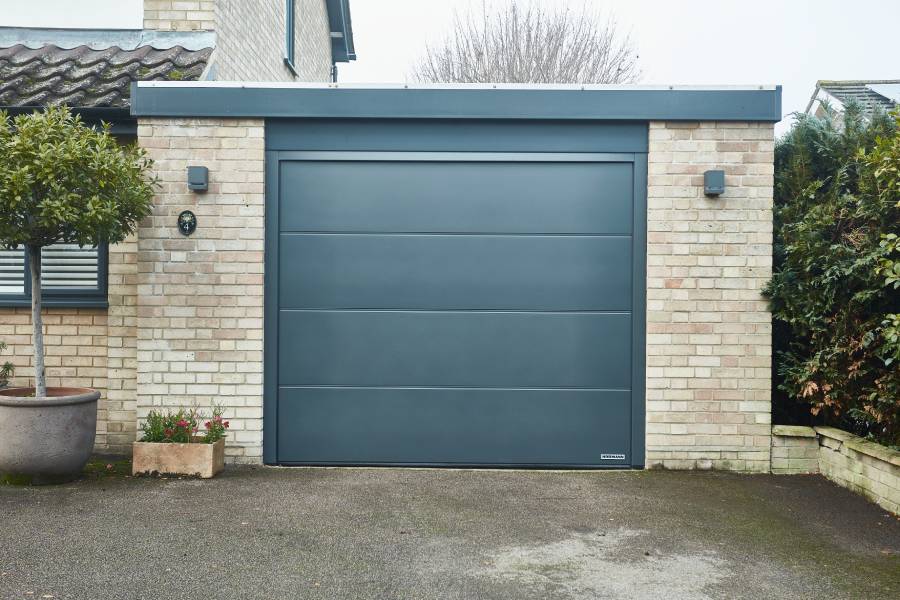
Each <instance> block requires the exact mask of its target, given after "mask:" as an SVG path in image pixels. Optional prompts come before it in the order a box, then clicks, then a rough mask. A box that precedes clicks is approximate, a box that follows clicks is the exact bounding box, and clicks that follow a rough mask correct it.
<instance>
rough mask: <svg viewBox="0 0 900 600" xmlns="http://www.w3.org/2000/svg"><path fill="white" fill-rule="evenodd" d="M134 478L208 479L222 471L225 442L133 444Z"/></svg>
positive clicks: (132, 469)
mask: <svg viewBox="0 0 900 600" xmlns="http://www.w3.org/2000/svg"><path fill="white" fill-rule="evenodd" d="M133 449H134V453H133V456H132V462H131V465H132V466H131V472H132V474H134V475H152V474H159V475H189V476H194V477H201V478H203V479H209V478H210V477H214V476H215V475H216V473H218V472H220V471H221V470H222V469H224V468H225V440H219V441H217V442H213V443H212V444H206V443H203V442H197V443H193V444H161V443H155V442H134V446H133Z"/></svg>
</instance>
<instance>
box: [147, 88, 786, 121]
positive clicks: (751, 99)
mask: <svg viewBox="0 0 900 600" xmlns="http://www.w3.org/2000/svg"><path fill="white" fill-rule="evenodd" d="M133 85H134V87H133V88H132V93H131V114H132V116H135V117H235V118H253V117H257V118H349V119H352V118H390V119H420V118H423V119H434V118H438V119H563V120H568V119H576V120H589V119H596V120H612V121H761V122H777V121H780V120H781V86H768V87H766V86H757V87H728V88H726V87H723V88H687V87H684V88H681V87H637V86H628V87H626V86H595V87H584V88H579V87H561V86H547V87H539V86H534V87H523V86H508V87H499V86H498V87H490V86H485V87H474V86H458V87H447V86H436V87H416V88H412V87H405V86H403V87H356V86H310V85H277V84H236V83H232V84H225V85H215V84H209V83H207V82H181V83H170V82H165V83H161V82H140V83H137V84H133Z"/></svg>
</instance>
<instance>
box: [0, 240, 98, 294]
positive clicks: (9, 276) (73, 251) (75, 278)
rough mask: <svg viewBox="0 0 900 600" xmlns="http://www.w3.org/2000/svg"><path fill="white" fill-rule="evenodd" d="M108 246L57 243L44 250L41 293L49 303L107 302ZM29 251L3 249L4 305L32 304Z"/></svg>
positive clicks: (0, 275)
mask: <svg viewBox="0 0 900 600" xmlns="http://www.w3.org/2000/svg"><path fill="white" fill-rule="evenodd" d="M107 259H108V250H107V247H106V246H105V245H104V246H101V247H99V248H81V247H79V246H78V245H76V244H53V245H51V246H47V247H46V248H44V249H43V251H42V252H41V297H42V300H43V303H44V304H45V305H47V306H106V274H107ZM28 260H29V256H28V253H27V252H26V251H25V250H24V249H22V248H19V249H16V250H0V306H28V305H30V304H31V277H30V275H29V270H28Z"/></svg>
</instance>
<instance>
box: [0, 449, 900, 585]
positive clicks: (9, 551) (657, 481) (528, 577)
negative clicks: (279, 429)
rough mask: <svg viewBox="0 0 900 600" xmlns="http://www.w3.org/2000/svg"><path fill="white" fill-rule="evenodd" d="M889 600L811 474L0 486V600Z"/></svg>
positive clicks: (356, 476)
mask: <svg viewBox="0 0 900 600" xmlns="http://www.w3.org/2000/svg"><path fill="white" fill-rule="evenodd" d="M51 597H52V598H57V599H64V598H84V599H91V600H99V599H103V598H117V599H118V598H123V599H124V598H151V597H152V598H254V599H256V598H365V599H376V598H378V599H380V598H391V599H393V598H398V599H400V598H402V599H406V598H465V599H472V598H510V599H516V600H524V599H528V598H578V599H581V598H584V599H587V598H590V599H595V598H666V599H672V598H679V599H680V598H696V599H701V598H774V597H781V598H871V599H874V598H891V599H894V598H898V597H900V521H898V520H897V519H896V518H894V517H891V516H889V515H887V514H886V513H885V512H884V511H882V510H880V509H878V507H876V506H874V505H872V504H870V503H868V502H867V501H865V500H864V499H862V498H860V497H858V496H856V495H854V494H851V493H850V492H848V491H846V490H843V489H841V488H838V487H837V486H834V485H832V484H831V483H829V482H828V481H826V480H824V479H822V478H820V477H813V476H808V477H800V476H798V477H787V476H778V477H776V476H741V475H733V474H724V473H712V472H705V473H691V472H660V471H649V472H600V473H584V472H536V471H530V472H529V471H452V470H398V469H273V468H250V467H244V468H236V467H232V468H229V469H228V470H227V471H226V472H225V473H224V474H223V475H222V476H220V477H219V478H217V479H215V480H211V481H198V480H178V479H167V480H158V479H148V478H143V479H131V478H124V477H105V476H104V477H94V478H90V479H86V480H84V481H79V482H76V483H73V484H69V485H65V486H60V487H43V488H16V487H0V598H51Z"/></svg>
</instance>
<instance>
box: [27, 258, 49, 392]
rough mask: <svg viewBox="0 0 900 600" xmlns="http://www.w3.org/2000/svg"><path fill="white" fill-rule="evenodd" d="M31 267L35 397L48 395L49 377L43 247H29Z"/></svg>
mask: <svg viewBox="0 0 900 600" xmlns="http://www.w3.org/2000/svg"><path fill="white" fill-rule="evenodd" d="M28 254H29V261H28V262H29V264H30V265H31V326H32V328H33V331H34V337H33V338H32V342H33V343H34V395H35V397H36V398H40V397H43V396H46V395H47V375H46V373H45V372H44V322H43V319H42V318H41V247H40V246H29V247H28Z"/></svg>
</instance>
